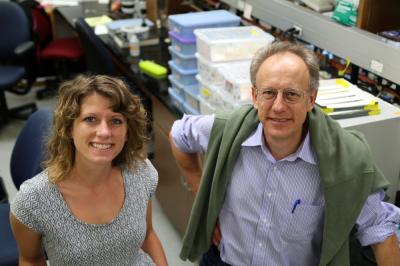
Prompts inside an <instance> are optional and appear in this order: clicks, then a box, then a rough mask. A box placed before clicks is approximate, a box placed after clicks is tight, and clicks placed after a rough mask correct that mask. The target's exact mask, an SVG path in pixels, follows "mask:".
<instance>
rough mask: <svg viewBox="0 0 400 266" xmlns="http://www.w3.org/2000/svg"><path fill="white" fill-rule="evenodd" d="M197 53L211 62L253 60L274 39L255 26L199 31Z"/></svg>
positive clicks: (197, 32) (196, 32)
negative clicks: (259, 50) (256, 53)
mask: <svg viewBox="0 0 400 266" xmlns="http://www.w3.org/2000/svg"><path fill="white" fill-rule="evenodd" d="M194 33H195V35H196V38H197V42H196V43H197V52H198V53H199V54H201V55H202V56H203V57H204V58H206V59H207V60H209V61H211V62H224V61H234V60H245V59H251V58H252V57H253V55H254V54H255V52H256V51H257V50H258V49H260V48H261V47H264V46H266V45H268V44H270V43H272V42H273V41H274V37H273V36H272V35H271V34H269V33H266V32H264V31H263V30H262V29H260V28H258V27H255V26H245V27H230V28H215V29H197V30H195V31H194Z"/></svg>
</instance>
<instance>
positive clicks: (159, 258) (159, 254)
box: [142, 200, 168, 266]
mask: <svg viewBox="0 0 400 266" xmlns="http://www.w3.org/2000/svg"><path fill="white" fill-rule="evenodd" d="M151 212H152V207H151V200H150V201H149V204H148V205H147V214H146V223H147V232H146V237H145V239H144V242H143V245H142V249H143V250H144V251H145V252H146V253H147V254H149V255H150V257H151V258H152V259H153V261H154V262H155V264H156V265H157V266H164V265H168V263H167V258H166V257H165V254H164V250H163V248H162V246H161V242H160V240H159V239H158V237H157V234H156V232H154V230H153V220H152V215H151Z"/></svg>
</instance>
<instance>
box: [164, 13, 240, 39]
mask: <svg viewBox="0 0 400 266" xmlns="http://www.w3.org/2000/svg"><path fill="white" fill-rule="evenodd" d="M239 24H240V18H239V17H238V16H236V15H234V14H232V13H230V12H228V11H226V10H212V11H203V12H192V13H185V14H177V15H170V16H168V27H169V30H171V31H174V32H177V33H179V35H181V36H183V37H194V34H193V31H194V29H199V28H211V27H229V26H238V25H239Z"/></svg>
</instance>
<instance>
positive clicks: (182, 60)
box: [168, 46, 197, 70]
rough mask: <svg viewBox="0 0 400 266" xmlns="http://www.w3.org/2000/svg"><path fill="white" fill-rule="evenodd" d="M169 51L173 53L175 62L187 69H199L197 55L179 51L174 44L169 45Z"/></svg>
mask: <svg viewBox="0 0 400 266" xmlns="http://www.w3.org/2000/svg"><path fill="white" fill-rule="evenodd" d="M168 50H169V53H170V54H171V57H172V60H173V61H174V63H175V64H176V65H178V66H180V67H181V68H185V69H194V70H195V69H197V59H196V56H195V55H193V54H192V55H185V54H182V53H180V52H178V51H177V50H176V49H175V48H174V46H169V47H168Z"/></svg>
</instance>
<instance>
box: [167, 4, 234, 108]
mask: <svg viewBox="0 0 400 266" xmlns="http://www.w3.org/2000/svg"><path fill="white" fill-rule="evenodd" d="M239 23H240V18H239V17H238V16H235V15H233V14H231V13H229V12H228V11H226V10H213V11H205V12H194V13H186V14H178V15H171V16H169V17H168V24H169V29H170V31H169V37H170V40H171V46H170V47H168V49H169V52H170V54H171V58H172V60H171V61H169V62H168V64H169V67H170V69H171V75H170V76H168V78H169V80H170V83H171V87H170V88H169V89H168V93H169V95H170V98H171V100H172V103H173V105H174V106H175V107H177V108H178V109H179V110H181V111H182V112H186V113H191V114H198V113H199V111H200V106H199V86H198V82H197V80H196V74H197V59H196V56H195V53H196V51H197V49H196V37H195V35H194V30H195V29H200V28H215V27H234V26H237V25H239Z"/></svg>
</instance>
